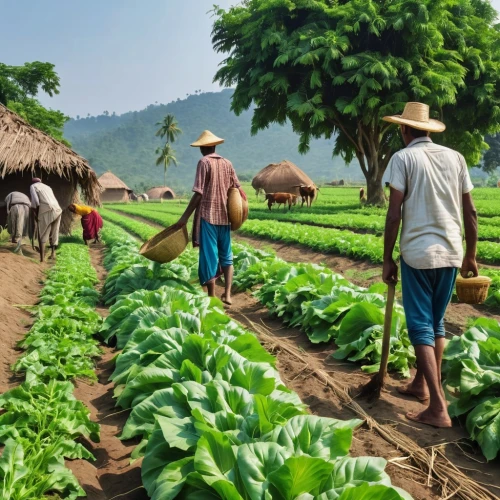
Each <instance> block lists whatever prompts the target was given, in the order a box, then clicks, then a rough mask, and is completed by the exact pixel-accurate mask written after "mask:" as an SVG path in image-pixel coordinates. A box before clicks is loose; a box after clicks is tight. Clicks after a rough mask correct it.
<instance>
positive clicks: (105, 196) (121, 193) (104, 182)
mask: <svg viewBox="0 0 500 500" xmlns="http://www.w3.org/2000/svg"><path fill="white" fill-rule="evenodd" d="M99 184H100V185H101V186H102V187H103V189H104V191H103V192H102V194H101V200H102V201H103V202H105V201H128V200H129V195H130V193H132V190H131V189H130V188H129V187H128V186H127V185H126V184H125V183H124V182H123V181H122V180H121V179H119V178H118V177H117V176H116V175H115V174H113V173H112V172H106V173H105V174H102V175H101V177H99Z"/></svg>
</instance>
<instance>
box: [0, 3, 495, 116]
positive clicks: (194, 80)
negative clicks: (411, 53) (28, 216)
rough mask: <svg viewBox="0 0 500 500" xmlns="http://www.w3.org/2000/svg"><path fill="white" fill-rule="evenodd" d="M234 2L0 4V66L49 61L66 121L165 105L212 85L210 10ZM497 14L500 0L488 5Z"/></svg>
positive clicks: (214, 60)
mask: <svg viewBox="0 0 500 500" xmlns="http://www.w3.org/2000/svg"><path fill="white" fill-rule="evenodd" d="M213 3H217V4H218V5H219V6H221V7H225V8H226V7H229V6H230V5H232V4H235V3H238V0H42V1H36V0H0V12H2V18H3V19H6V20H8V22H4V23H2V39H3V40H8V41H9V43H8V44H5V43H4V44H3V46H2V54H1V57H0V58H1V61H2V62H3V63H6V64H12V65H20V64H23V63H24V62H26V61H34V60H39V61H49V62H52V63H54V64H55V65H56V70H57V72H58V73H59V76H60V78H61V93H60V94H59V95H58V96H56V97H54V98H50V97H47V96H41V101H42V102H43V103H44V104H45V105H47V106H49V107H52V108H55V109H61V110H62V111H64V112H65V113H66V114H68V115H70V116H76V115H78V114H79V115H81V116H86V115H87V113H90V114H98V113H101V112H102V111H104V110H107V111H109V112H113V111H115V112H116V113H118V114H120V113H123V112H125V111H130V110H138V109H142V108H144V107H146V106H147V105H148V104H151V103H154V102H155V101H158V102H160V103H167V102H170V101H172V100H175V99H177V98H178V97H181V98H182V97H185V95H186V93H193V92H194V91H195V90H197V89H202V90H203V91H209V90H217V89H218V86H217V85H216V84H213V83H212V79H213V76H214V73H215V71H216V69H217V65H218V63H219V62H220V61H221V60H222V56H221V55H220V54H216V53H214V51H213V49H212V44H211V38H210V32H211V28H212V22H213V20H212V19H211V17H210V15H209V14H208V11H209V10H211V8H212V5H213ZM492 3H493V5H494V6H495V7H496V8H497V9H498V10H500V0H493V1H492Z"/></svg>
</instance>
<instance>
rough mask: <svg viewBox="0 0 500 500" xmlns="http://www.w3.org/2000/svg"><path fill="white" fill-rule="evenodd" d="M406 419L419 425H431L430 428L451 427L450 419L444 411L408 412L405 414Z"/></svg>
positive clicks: (428, 409)
mask: <svg viewBox="0 0 500 500" xmlns="http://www.w3.org/2000/svg"><path fill="white" fill-rule="evenodd" d="M406 418H407V419H408V420H412V421H413V422H418V423H420V424H426V425H432V427H451V426H452V423H451V418H450V417H449V415H448V411H446V410H441V411H435V410H431V409H430V408H427V409H426V410H424V411H422V412H420V413H416V412H412V411H410V412H408V413H407V414H406Z"/></svg>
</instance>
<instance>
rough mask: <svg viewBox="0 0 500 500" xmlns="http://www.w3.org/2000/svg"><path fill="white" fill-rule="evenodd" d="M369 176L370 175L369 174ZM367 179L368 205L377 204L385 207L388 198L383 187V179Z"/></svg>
mask: <svg viewBox="0 0 500 500" xmlns="http://www.w3.org/2000/svg"><path fill="white" fill-rule="evenodd" d="M368 177H369V176H368ZM368 177H367V179H366V187H367V193H366V203H367V204H368V205H376V206H378V207H385V204H386V199H385V193H384V188H383V187H382V179H377V178H375V179H371V178H368Z"/></svg>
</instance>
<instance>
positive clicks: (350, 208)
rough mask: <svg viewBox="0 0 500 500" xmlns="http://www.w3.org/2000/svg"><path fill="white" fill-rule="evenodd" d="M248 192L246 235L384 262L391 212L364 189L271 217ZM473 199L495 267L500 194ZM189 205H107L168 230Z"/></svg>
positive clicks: (487, 256) (482, 246) (483, 191)
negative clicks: (363, 194)
mask: <svg viewBox="0 0 500 500" xmlns="http://www.w3.org/2000/svg"><path fill="white" fill-rule="evenodd" d="M244 187H245V189H246V191H247V193H249V206H250V212H249V221H248V222H247V223H246V224H245V225H244V226H243V227H242V229H241V230H240V232H241V234H246V235H249V236H256V237H259V238H263V239H270V240H278V241H284V242H287V243H295V244H300V245H303V246H306V247H308V248H310V249H312V250H315V251H321V252H324V253H336V254H340V255H346V256H349V257H352V258H355V259H361V260H368V261H370V262H373V263H381V262H382V256H383V239H382V234H383V231H384V226H385V213H386V210H385V209H383V208H375V207H366V206H362V205H360V203H359V199H358V198H359V189H358V188H351V187H340V188H339V187H322V188H321V190H320V193H319V195H318V198H317V200H316V201H315V203H314V205H313V206H312V207H311V208H307V207H303V208H300V206H295V207H292V209H291V210H288V209H286V210H284V209H283V207H282V208H281V209H277V208H276V206H275V207H273V209H272V210H271V211H270V210H269V209H268V208H267V206H266V205H265V203H264V199H263V196H262V195H261V196H260V197H257V196H255V195H254V194H253V190H252V188H251V187H250V186H248V185H246V186H244ZM473 194H474V199H475V203H476V207H477V210H478V214H479V240H480V241H479V244H478V260H479V261H480V262H482V263H484V264H489V265H492V264H493V265H495V264H500V245H498V243H499V242H500V190H499V189H496V188H478V189H476V190H474V192H473ZM187 201H188V200H187V199H178V200H174V201H168V202H163V203H159V202H155V201H151V202H149V203H141V204H132V203H127V204H125V203H123V204H122V203H119V204H107V205H106V209H109V210H112V211H114V212H115V213H116V212H121V213H124V214H128V215H133V216H139V217H142V218H144V219H147V220H149V221H152V222H154V223H156V224H160V225H162V226H165V227H166V226H169V225H170V224H173V223H174V222H176V220H177V218H178V217H180V215H181V214H182V213H183V212H184V210H185V208H186V204H187ZM136 234H138V233H136Z"/></svg>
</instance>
